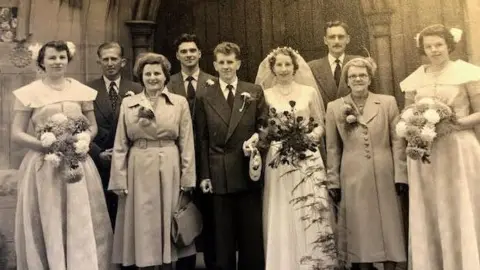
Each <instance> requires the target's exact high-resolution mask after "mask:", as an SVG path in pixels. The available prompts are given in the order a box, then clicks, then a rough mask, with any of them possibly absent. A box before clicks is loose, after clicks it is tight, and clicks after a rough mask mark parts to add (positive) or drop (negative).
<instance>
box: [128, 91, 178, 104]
mask: <svg viewBox="0 0 480 270" xmlns="http://www.w3.org/2000/svg"><path fill="white" fill-rule="evenodd" d="M159 95H160V96H163V97H164V98H165V100H166V103H167V104H170V105H175V99H174V98H173V97H172V95H174V94H172V93H170V92H169V91H168V89H167V87H164V88H163V90H162V91H161V92H160V94H159ZM124 100H125V105H126V106H127V107H129V108H131V107H135V106H137V105H142V104H143V102H145V100H147V96H146V95H145V90H143V91H142V92H141V93H139V94H137V95H134V96H131V97H128V98H125V99H124Z"/></svg>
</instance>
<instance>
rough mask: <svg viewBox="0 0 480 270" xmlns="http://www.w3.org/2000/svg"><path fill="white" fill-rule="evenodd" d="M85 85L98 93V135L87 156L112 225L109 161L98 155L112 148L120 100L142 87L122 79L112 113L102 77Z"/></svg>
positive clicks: (114, 201)
mask: <svg viewBox="0 0 480 270" xmlns="http://www.w3.org/2000/svg"><path fill="white" fill-rule="evenodd" d="M87 85H88V86H90V87H91V88H93V89H95V90H97V92H98V94H97V97H96V99H95V101H94V102H93V104H94V111H95V119H96V120H97V126H98V133H97V136H95V138H94V139H93V143H92V145H91V147H90V152H89V154H90V156H91V157H92V159H93V161H94V162H95V165H96V166H97V169H98V172H99V173H100V177H101V178H102V185H103V190H104V192H105V199H106V201H107V207H108V213H109V215H110V220H111V222H112V224H113V225H114V224H115V216H116V214H117V196H116V195H115V194H114V193H112V192H109V191H107V187H108V181H109V179H110V166H111V163H110V161H104V160H101V159H100V156H99V155H100V153H101V152H103V151H105V150H107V149H110V148H112V147H113V142H114V141H115V132H116V130H117V121H118V114H119V109H120V104H122V99H123V98H124V97H125V94H126V93H127V92H128V91H132V92H134V93H135V94H137V93H140V92H141V91H142V86H141V85H140V84H138V83H135V82H132V81H130V80H127V79H124V78H122V79H121V80H120V85H119V86H118V101H117V103H116V108H115V111H114V110H113V109H112V103H111V102H110V98H109V96H108V90H107V88H106V86H105V81H104V79H103V77H101V78H99V79H96V80H93V81H90V82H88V83H87Z"/></svg>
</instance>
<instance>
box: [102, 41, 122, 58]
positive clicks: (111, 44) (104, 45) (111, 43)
mask: <svg viewBox="0 0 480 270" xmlns="http://www.w3.org/2000/svg"><path fill="white" fill-rule="evenodd" d="M112 48H118V49H119V50H120V57H123V51H124V50H123V46H122V45H120V44H119V43H118V42H114V41H109V42H105V43H102V45H100V46H98V49H97V56H98V58H100V57H102V51H103V50H108V49H112Z"/></svg>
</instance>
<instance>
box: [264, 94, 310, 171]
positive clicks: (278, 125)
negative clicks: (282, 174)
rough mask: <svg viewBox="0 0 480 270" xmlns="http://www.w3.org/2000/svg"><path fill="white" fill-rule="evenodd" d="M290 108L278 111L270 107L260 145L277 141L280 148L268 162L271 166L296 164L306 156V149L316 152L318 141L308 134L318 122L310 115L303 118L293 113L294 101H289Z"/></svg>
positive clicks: (267, 145) (266, 145) (266, 146)
mask: <svg viewBox="0 0 480 270" xmlns="http://www.w3.org/2000/svg"><path fill="white" fill-rule="evenodd" d="M289 104H290V107H291V110H290V111H284V112H282V113H278V112H277V111H276V109H275V108H270V110H269V118H268V121H267V122H266V124H265V128H266V132H267V133H266V135H264V136H262V139H261V140H260V147H263V148H268V147H269V146H270V143H271V142H278V143H279V144H280V148H279V150H278V154H277V156H275V158H273V160H272V161H271V162H270V163H269V164H268V165H269V166H270V167H272V168H276V167H278V165H280V164H287V165H288V164H291V165H294V166H296V165H298V162H299V161H302V160H305V159H306V158H307V150H310V151H312V152H316V151H317V148H318V143H317V142H316V141H315V140H314V139H313V138H312V137H311V136H310V133H311V132H312V131H313V129H314V128H316V127H318V123H315V120H314V119H313V118H312V117H310V119H305V118H304V117H302V116H296V115H295V105H296V102H295V101H293V100H291V101H289Z"/></svg>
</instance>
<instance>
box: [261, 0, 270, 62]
mask: <svg viewBox="0 0 480 270" xmlns="http://www.w3.org/2000/svg"><path fill="white" fill-rule="evenodd" d="M272 16H273V14H272V0H263V1H260V17H261V20H262V25H261V28H262V55H263V56H266V55H267V54H268V53H269V51H270V50H271V48H272V46H273V24H272V21H273V18H272Z"/></svg>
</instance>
